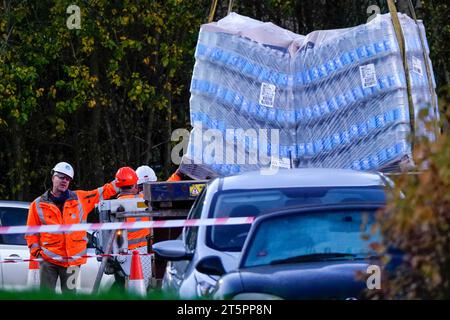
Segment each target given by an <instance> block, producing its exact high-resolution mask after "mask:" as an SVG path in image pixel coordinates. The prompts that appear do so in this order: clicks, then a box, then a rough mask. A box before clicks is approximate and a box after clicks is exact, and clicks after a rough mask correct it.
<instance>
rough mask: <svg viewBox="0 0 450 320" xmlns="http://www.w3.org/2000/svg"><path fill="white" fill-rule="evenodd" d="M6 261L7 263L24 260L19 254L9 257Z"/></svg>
mask: <svg viewBox="0 0 450 320" xmlns="http://www.w3.org/2000/svg"><path fill="white" fill-rule="evenodd" d="M5 260H7V261H11V260H22V258H21V257H20V256H19V255H18V254H11V255H9V256H8V257H6V258H5Z"/></svg>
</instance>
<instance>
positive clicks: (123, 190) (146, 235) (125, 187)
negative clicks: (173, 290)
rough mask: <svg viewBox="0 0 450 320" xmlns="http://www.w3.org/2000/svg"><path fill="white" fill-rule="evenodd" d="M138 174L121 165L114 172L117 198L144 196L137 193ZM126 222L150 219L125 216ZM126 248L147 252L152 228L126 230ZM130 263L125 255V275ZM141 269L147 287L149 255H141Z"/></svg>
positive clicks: (127, 272) (129, 257)
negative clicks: (117, 188)
mask: <svg viewBox="0 0 450 320" xmlns="http://www.w3.org/2000/svg"><path fill="white" fill-rule="evenodd" d="M138 180H139V178H138V176H137V174H136V172H135V171H134V170H133V169H132V168H130V167H122V168H120V169H119V170H118V171H117V173H116V181H117V186H118V187H119V189H120V191H119V195H118V196H117V199H130V198H142V199H143V198H144V196H143V194H142V193H139V188H138ZM126 221H127V222H135V221H150V218H149V217H137V218H126ZM127 233H128V237H127V239H128V250H129V253H131V252H132V251H134V250H137V251H138V252H139V253H142V254H147V253H149V252H148V243H149V241H150V238H151V236H152V233H153V230H152V229H150V228H144V229H138V230H134V229H133V230H128V232H127ZM130 264H131V256H128V257H127V260H126V261H125V262H124V264H123V267H124V271H125V273H126V274H127V276H129V275H130V272H129V268H130ZM141 264H142V271H143V273H144V281H145V287H146V288H148V286H149V284H150V280H151V276H152V261H151V256H149V255H142V256H141Z"/></svg>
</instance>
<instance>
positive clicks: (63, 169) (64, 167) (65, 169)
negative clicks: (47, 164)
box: [52, 162, 74, 179]
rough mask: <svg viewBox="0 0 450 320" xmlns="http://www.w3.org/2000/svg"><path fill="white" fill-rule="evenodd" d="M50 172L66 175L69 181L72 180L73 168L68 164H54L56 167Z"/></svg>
mask: <svg viewBox="0 0 450 320" xmlns="http://www.w3.org/2000/svg"><path fill="white" fill-rule="evenodd" d="M52 172H60V173H63V174H65V175H68V176H69V177H70V179H73V175H74V172H73V168H72V166H71V165H70V164H68V163H67V162H59V163H57V164H56V166H55V167H54V168H53V169H52Z"/></svg>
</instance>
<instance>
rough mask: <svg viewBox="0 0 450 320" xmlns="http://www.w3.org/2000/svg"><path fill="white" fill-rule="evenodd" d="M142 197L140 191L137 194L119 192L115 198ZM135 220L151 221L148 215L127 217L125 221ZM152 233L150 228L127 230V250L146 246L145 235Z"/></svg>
mask: <svg viewBox="0 0 450 320" xmlns="http://www.w3.org/2000/svg"><path fill="white" fill-rule="evenodd" d="M129 198H144V195H143V194H142V193H139V194H121V195H119V196H118V197H117V199H129ZM135 221H151V219H150V218H149V217H140V218H127V222H135ZM151 233H152V230H151V229H148V228H146V229H139V230H128V250H133V249H136V248H139V247H144V246H147V236H149V235H150V234H151Z"/></svg>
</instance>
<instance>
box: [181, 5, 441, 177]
mask: <svg viewBox="0 0 450 320" xmlns="http://www.w3.org/2000/svg"><path fill="white" fill-rule="evenodd" d="M399 19H400V22H401V25H402V29H403V32H404V36H405V42H406V53H407V59H408V65H409V75H410V77H411V88H412V100H413V104H414V108H415V110H414V113H415V118H416V119H418V113H419V110H421V109H423V108H428V109H429V115H428V119H431V118H433V117H437V116H438V115H437V113H436V110H434V109H433V108H432V107H431V105H432V104H431V102H432V101H433V99H434V101H435V99H436V96H435V94H434V92H433V95H431V93H430V90H429V87H428V79H427V73H426V68H425V65H424V61H423V57H424V55H423V51H422V46H421V43H420V38H419V32H421V34H422V37H423V38H424V40H425V42H426V37H425V32H424V27H423V25H422V23H421V22H419V27H418V26H417V25H416V23H415V22H414V21H413V20H412V19H410V18H409V17H408V16H406V15H403V14H399ZM425 46H426V50H427V54H426V56H427V57H428V53H429V52H428V50H429V49H428V46H427V44H426V45H425ZM195 58H196V63H195V66H194V72H193V77H192V82H191V90H190V91H191V98H190V116H191V124H192V126H193V128H194V129H193V131H192V132H191V136H190V140H189V146H188V152H187V153H186V154H185V155H184V157H183V161H182V166H181V169H182V171H183V172H184V173H186V174H188V175H190V176H192V177H194V178H200V179H203V178H207V177H213V176H218V175H219V176H227V175H232V174H238V173H241V172H244V171H248V170H255V169H260V168H269V167H273V166H278V167H286V166H293V167H327V168H352V169H356V170H396V164H398V162H399V161H400V160H401V159H405V157H406V158H409V159H411V146H410V143H409V142H408V135H409V134H410V132H411V123H410V115H409V107H408V96H407V89H406V77H405V71H404V68H403V63H402V58H401V55H400V51H399V46H398V44H397V40H396V37H395V32H394V28H393V25H392V22H391V17H390V15H389V14H385V15H378V16H377V17H376V18H375V19H373V20H372V21H370V22H369V23H367V24H365V25H360V26H356V27H353V28H347V29H338V30H324V31H315V32H312V33H310V34H308V35H306V36H302V35H297V34H294V33H292V32H290V31H288V30H284V29H282V28H280V27H277V26H275V25H273V24H271V23H263V22H260V21H257V20H253V19H251V18H248V17H244V16H240V15H238V14H236V13H232V14H230V15H228V16H227V17H225V18H224V19H222V20H220V21H218V22H215V23H210V24H205V25H203V26H202V28H201V30H200V33H199V39H198V44H197V48H196V53H195ZM429 63H430V65H431V62H429ZM432 81H433V84H434V85H435V80H434V78H433V79H432ZM433 89H434V88H433ZM415 132H416V134H427V135H429V136H430V137H431V138H433V135H432V133H430V132H426V131H425V127H424V126H423V123H422V122H420V121H417V122H416V126H415Z"/></svg>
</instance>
